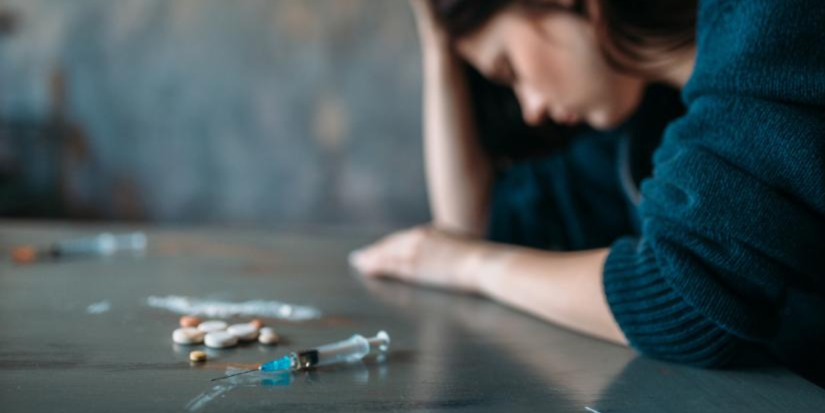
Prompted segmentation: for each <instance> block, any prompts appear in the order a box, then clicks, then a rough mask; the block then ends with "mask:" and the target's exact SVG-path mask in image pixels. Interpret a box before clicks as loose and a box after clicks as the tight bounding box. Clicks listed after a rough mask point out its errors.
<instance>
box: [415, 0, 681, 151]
mask: <svg viewBox="0 0 825 413" xmlns="http://www.w3.org/2000/svg"><path fill="white" fill-rule="evenodd" d="M428 1H430V2H431V3H432V7H433V10H434V12H435V15H436V18H437V19H439V21H440V23H441V24H442V25H443V27H444V28H445V30H446V31H447V34H448V35H449V36H450V37H451V38H453V39H459V38H461V37H464V36H468V35H471V34H473V33H474V32H476V31H477V30H479V29H481V28H482V27H483V26H484V24H485V23H487V22H488V21H490V19H492V17H493V16H494V15H495V14H496V13H498V12H500V11H502V10H503V9H504V8H506V7H508V6H520V7H522V10H523V11H524V12H527V13H535V14H536V15H538V14H539V13H542V12H547V11H556V12H557V11H562V12H568V13H572V14H574V15H578V16H581V17H582V18H592V17H593V16H592V13H593V11H592V10H586V7H585V1H584V0H577V1H575V2H574V5H573V7H570V8H565V7H563V6H561V5H560V4H558V3H555V2H552V1H547V0H481V1H479V0H428ZM597 1H598V2H599V4H600V10H599V18H600V19H601V21H602V22H603V24H601V25H600V28H601V32H600V33H599V34H600V37H602V38H604V40H605V41H602V42H601V43H602V50H603V52H604V55H605V57H606V58H607V61H608V62H609V63H611V64H612V65H613V66H614V67H616V68H617V69H620V70H625V71H644V70H649V69H653V70H655V64H656V63H657V62H655V61H651V59H650V58H651V57H654V58H655V55H656V53H659V52H678V51H680V50H683V49H685V48H688V47H690V46H692V45H693V44H694V42H695V26H696V1H697V0H671V1H663V0H597ZM651 64H652V65H654V66H651ZM466 70H467V72H468V80H469V83H470V89H471V91H472V94H473V103H474V110H475V112H476V120H477V122H478V126H479V132H480V139H481V141H482V144H483V146H484V147H485V149H486V150H487V152H488V153H489V154H490V155H491V156H492V157H493V159H494V160H496V161H499V162H504V163H505V164H506V163H508V162H510V161H512V160H518V159H524V158H528V157H533V156H538V155H541V154H543V153H547V152H550V151H553V150H556V149H558V148H559V147H560V146H563V145H565V144H567V143H568V142H570V141H571V140H572V138H573V137H574V136H575V135H577V134H578V133H580V128H581V127H578V128H577V129H571V128H568V127H563V126H560V125H557V124H554V123H552V122H547V123H545V124H544V125H542V126H540V127H538V128H533V127H528V126H527V125H526V124H525V123H524V121H523V120H522V117H521V109H520V107H519V104H518V100H517V99H516V97H515V95H514V93H513V92H512V90H511V89H510V88H509V87H504V86H499V85H496V84H493V83H491V82H488V81H486V80H485V79H484V78H483V77H482V76H481V74H480V73H478V72H477V71H475V70H474V69H473V68H472V67H470V66H469V65H468V66H467V68H466ZM514 137H519V138H518V139H513V138H514Z"/></svg>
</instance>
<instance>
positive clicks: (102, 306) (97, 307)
mask: <svg viewBox="0 0 825 413" xmlns="http://www.w3.org/2000/svg"><path fill="white" fill-rule="evenodd" d="M111 308H112V304H111V303H110V302H109V301H101V302H99V303H94V304H89V306H88V307H86V312H87V313H89V314H103V313H105V312H107V311H109V310H110V309H111Z"/></svg>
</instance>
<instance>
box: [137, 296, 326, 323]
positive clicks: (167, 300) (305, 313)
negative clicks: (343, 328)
mask: <svg viewBox="0 0 825 413" xmlns="http://www.w3.org/2000/svg"><path fill="white" fill-rule="evenodd" d="M146 304H148V305H149V307H154V308H162V309H165V310H169V311H172V312H174V313H178V314H185V315H198V316H205V317H211V318H229V317H235V316H257V317H268V318H278V319H282V320H289V321H305V320H313V319H317V318H321V311H320V310H318V309H316V308H314V307H309V306H303V305H292V304H288V303H284V302H281V301H265V300H253V301H245V302H241V303H232V302H225V301H214V300H202V299H198V298H189V297H180V296H176V295H170V296H166V297H157V296H151V297H149V298H147V299H146Z"/></svg>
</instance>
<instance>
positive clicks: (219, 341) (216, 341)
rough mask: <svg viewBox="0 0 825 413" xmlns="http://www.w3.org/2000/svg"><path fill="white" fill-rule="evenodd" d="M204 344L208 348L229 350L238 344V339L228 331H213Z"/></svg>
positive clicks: (207, 335)
mask: <svg viewBox="0 0 825 413" xmlns="http://www.w3.org/2000/svg"><path fill="white" fill-rule="evenodd" d="M204 342H205V343H206V345H207V347H212V348H227V347H232V346H234V345H236V344H238V338H237V337H235V336H233V335H232V334H230V333H229V332H228V331H213V332H211V333H207V334H206V338H204Z"/></svg>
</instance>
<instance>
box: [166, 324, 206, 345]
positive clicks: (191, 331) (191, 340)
mask: <svg viewBox="0 0 825 413" xmlns="http://www.w3.org/2000/svg"><path fill="white" fill-rule="evenodd" d="M204 334H205V333H204V332H203V331H200V330H198V329H197V328H195V327H181V328H178V329H176V330H175V331H174V332H173V333H172V341H174V342H175V343H178V344H200V343H203V335H204Z"/></svg>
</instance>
